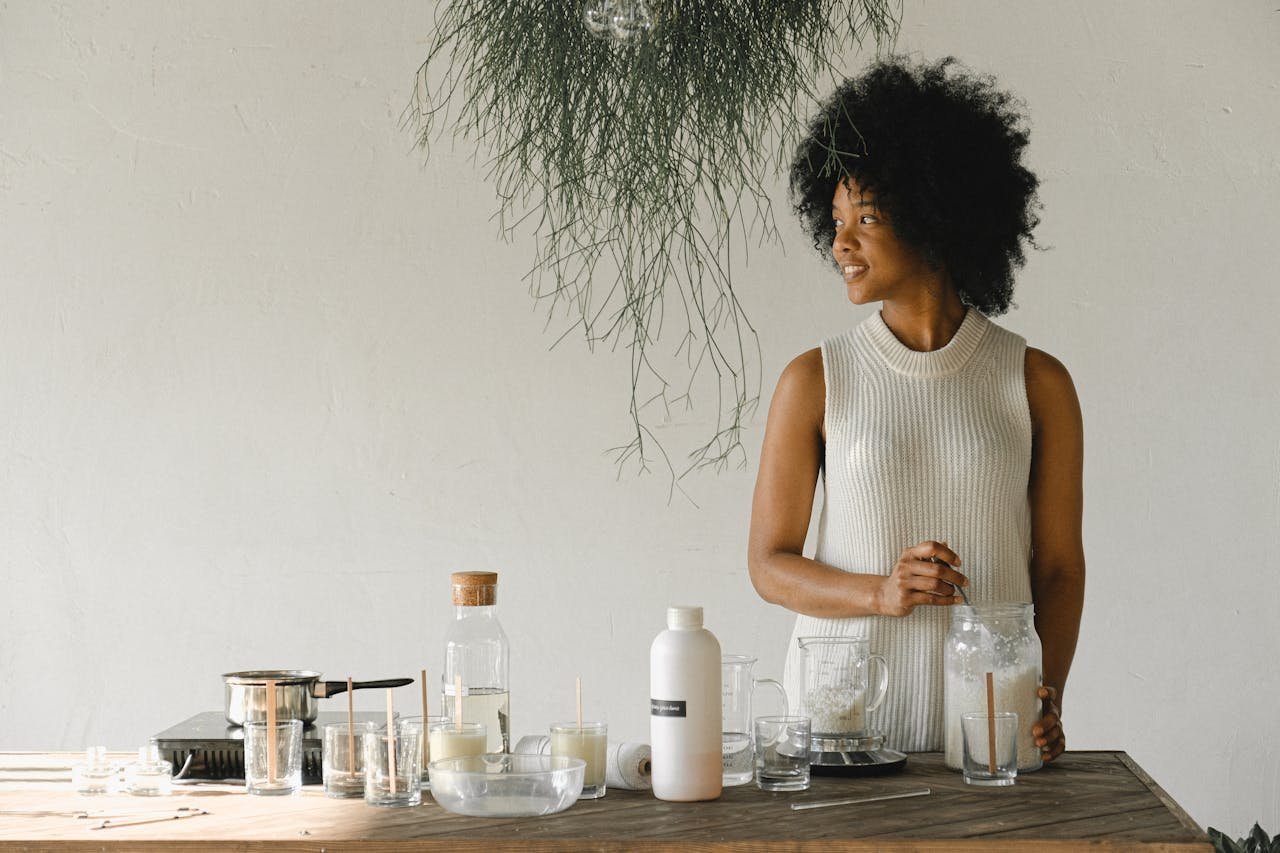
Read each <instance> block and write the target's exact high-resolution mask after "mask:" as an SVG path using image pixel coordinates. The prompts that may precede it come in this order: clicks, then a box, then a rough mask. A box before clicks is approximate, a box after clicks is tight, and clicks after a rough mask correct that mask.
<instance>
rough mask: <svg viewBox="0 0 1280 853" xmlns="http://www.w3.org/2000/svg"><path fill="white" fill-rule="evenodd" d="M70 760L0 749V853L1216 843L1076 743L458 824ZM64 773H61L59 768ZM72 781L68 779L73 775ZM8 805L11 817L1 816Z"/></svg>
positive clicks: (1170, 847)
mask: <svg viewBox="0 0 1280 853" xmlns="http://www.w3.org/2000/svg"><path fill="white" fill-rule="evenodd" d="M75 758H76V756H73V755H66V754H40V755H34V754H31V753H25V754H24V753H0V850H5V851H9V850H23V851H37V850H60V851H80V850H84V851H87V850H95V851H98V850H112V849H118V850H144V851H160V850H166V851H167V850H173V851H228V850H234V851H268V850H270V851H280V853H295V851H296V853H303V851H306V853H318V851H339V850H359V851H368V853H392V851H395V852H396V853H402V851H410V850H433V851H435V850H441V851H442V850H449V851H464V852H465V851H484V853H492V851H502V850H520V851H530V853H541V851H570V853H573V851H627V850H640V851H667V850H672V851H674V850H680V851H691V853H704V852H705V853H713V851H714V853H721V851H744V853H755V852H756V851H760V853H763V851H781V853H789V851H797V853H799V851H804V852H805V853H808V852H809V851H819V850H821V851H846V850H887V851H931V852H932V851H950V850H955V851H978V850H991V851H1002V850H1029V851H1032V850H1033V851H1047V853H1052V852H1053V851H1059V850H1084V849H1087V850H1142V851H1211V850H1212V847H1211V845H1210V844H1209V842H1208V838H1207V837H1206V836H1205V834H1204V832H1203V831H1202V830H1201V829H1200V827H1198V826H1197V825H1196V824H1195V822H1194V821H1192V820H1191V819H1190V818H1189V817H1188V816H1187V815H1186V813H1185V812H1184V811H1183V810H1182V809H1181V808H1180V807H1179V806H1178V805H1177V803H1175V802H1174V801H1173V800H1172V799H1171V798H1170V797H1169V796H1168V794H1166V793H1165V792H1164V791H1163V790H1162V789H1161V788H1160V787H1159V786H1158V785H1156V784H1155V782H1153V781H1152V780H1151V779H1150V777H1148V776H1147V774H1146V773H1144V772H1143V771H1142V769H1141V768H1140V767H1138V766H1137V765H1136V764H1135V763H1134V762H1133V761H1132V760H1131V759H1130V758H1129V757H1128V756H1127V755H1125V754H1124V753H1119V752H1072V753H1068V754H1066V755H1064V756H1063V757H1062V758H1060V759H1059V760H1058V761H1057V762H1054V764H1052V765H1050V766H1047V767H1046V768H1044V769H1043V770H1041V771H1039V772H1036V773H1030V774H1024V775H1022V776H1020V777H1019V778H1018V782H1017V784H1016V785H1014V786H1012V787H1008V788H975V787H971V786H967V785H965V784H964V781H963V779H962V778H961V776H960V774H958V773H954V772H952V771H948V770H946V769H945V768H944V767H943V765H942V757H941V755H938V754H935V753H925V754H916V755H912V756H911V757H910V760H909V761H908V764H907V769H906V770H905V771H904V772H902V773H900V774H897V775H895V776H888V777H883V778H880V779H834V778H827V777H815V778H814V781H813V787H812V788H811V789H810V790H809V791H806V792H800V793H793V794H769V793H765V792H762V791H759V790H757V789H756V788H755V786H754V785H745V786H741V787H736V788H727V789H725V793H724V795H723V796H722V797H721V798H720V799H719V800H716V801H714V802H708V803H666V802H662V801H659V800H656V799H654V798H653V796H652V795H651V794H649V793H648V792H634V791H610V792H609V793H608V795H607V796H605V797H604V798H602V799H599V800H590V801H587V800H584V801H582V802H579V803H577V804H576V805H574V806H573V807H572V808H570V809H568V810H567V811H565V812H562V813H560V814H558V815H550V816H547V817H541V818H520V819H503V818H489V819H484V818H468V817H461V816H458V815H454V814H450V813H449V812H446V811H445V810H444V809H442V808H440V807H439V806H438V805H436V804H435V803H434V802H433V801H432V800H431V798H430V796H429V795H427V796H424V803H423V804H422V805H421V806H418V807H416V808H410V809H381V808H374V807H371V806H366V805H365V804H364V802H363V801H360V800H333V799H328V798H326V797H325V796H324V794H323V792H322V791H321V790H320V788H319V787H314V786H308V787H307V788H305V789H304V790H303V792H302V793H301V794H299V795H296V796H293V797H285V798H260V797H249V796H247V795H245V794H244V793H243V789H242V788H240V787H238V786H228V785H199V786H192V787H190V788H182V789H180V790H178V791H177V792H176V793H175V794H174V795H173V796H172V797H162V798H141V797H129V796H122V795H113V796H107V797H81V796H78V795H76V794H75V793H74V792H73V791H71V790H70V783H69V781H61V779H60V778H59V776H58V774H59V773H65V772H66V768H67V767H69V765H70V762H71V761H72V760H74V759H75ZM59 768H61V770H60V769H59ZM68 778H69V777H68ZM922 784H923V785H927V786H928V787H930V788H931V789H932V793H931V794H930V795H929V796H924V797H915V798H911V799H902V800H890V801H886V802H879V803H864V804H859V805H849V806H836V807H832V808H826V809H814V810H808V811H793V810H792V809H791V808H790V807H789V806H790V804H791V803H793V802H803V801H812V800H826V799H833V798H837V797H844V796H858V795H868V794H879V793H889V792H891V791H894V790H903V789H907V788H912V787H918V786H919V785H922ZM180 807H187V808H200V809H204V810H207V811H208V812H209V813H210V814H208V815H203V816H199V817H192V818H186V819H182V820H169V821H167V822H164V823H152V824H144V825H138V826H122V827H118V828H114V829H102V830H94V829H90V826H95V825H97V824H98V823H100V822H101V821H100V820H94V819H93V817H92V816H91V817H89V818H80V817H70V816H23V815H16V814H12V812H16V811H35V810H48V811H58V812H74V811H77V810H88V811H89V812H91V813H99V814H110V815H112V816H113V817H116V819H121V818H124V817H127V816H129V815H134V816H159V815H167V814H173V813H175V810H176V809H178V808H180ZM5 812H9V814H5Z"/></svg>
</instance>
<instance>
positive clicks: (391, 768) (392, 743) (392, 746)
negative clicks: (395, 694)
mask: <svg viewBox="0 0 1280 853" xmlns="http://www.w3.org/2000/svg"><path fill="white" fill-rule="evenodd" d="M387 783H388V784H389V785H390V786H391V796H393V797H394V796H395V795H396V712H395V704H394V701H393V700H392V698H391V688H390V687H388V688H387Z"/></svg>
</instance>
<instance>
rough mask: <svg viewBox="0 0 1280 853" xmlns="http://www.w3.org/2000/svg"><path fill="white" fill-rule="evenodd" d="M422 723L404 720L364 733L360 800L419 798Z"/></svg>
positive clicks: (411, 802) (402, 802) (403, 802)
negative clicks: (391, 725)
mask: <svg viewBox="0 0 1280 853" xmlns="http://www.w3.org/2000/svg"><path fill="white" fill-rule="evenodd" d="M421 739H422V725H421V724H419V723H407V722H404V721H401V722H399V723H398V724H397V725H395V726H394V727H393V728H392V730H391V731H390V732H388V731H387V727H386V726H377V727H370V728H369V729H368V730H366V731H365V733H364V801H365V802H366V803H368V804H369V805H371V806H416V805H418V804H419V803H421V802H422V740H421Z"/></svg>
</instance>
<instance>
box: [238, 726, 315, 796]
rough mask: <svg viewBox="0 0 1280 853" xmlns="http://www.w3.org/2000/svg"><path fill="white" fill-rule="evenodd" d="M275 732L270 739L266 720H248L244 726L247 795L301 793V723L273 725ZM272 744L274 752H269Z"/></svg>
mask: <svg viewBox="0 0 1280 853" xmlns="http://www.w3.org/2000/svg"><path fill="white" fill-rule="evenodd" d="M274 733H275V736H274V738H273V737H271V734H270V732H268V729H267V724H266V722H265V721H253V720H250V721H248V722H246V723H245V724H244V785H245V791H246V792H247V793H250V794H256V795H258V796H263V797H281V796H287V795H289V794H296V793H298V792H299V791H301V790H302V720H285V721H284V722H279V723H276V725H275V732H274ZM273 741H274V744H275V751H274V753H272V751H271V745H272V742H273ZM273 757H274V760H273Z"/></svg>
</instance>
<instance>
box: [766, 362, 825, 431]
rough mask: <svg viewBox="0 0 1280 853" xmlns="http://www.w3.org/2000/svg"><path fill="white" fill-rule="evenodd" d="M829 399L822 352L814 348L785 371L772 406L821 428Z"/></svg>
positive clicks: (775, 392)
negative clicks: (824, 410)
mask: <svg viewBox="0 0 1280 853" xmlns="http://www.w3.org/2000/svg"><path fill="white" fill-rule="evenodd" d="M826 400H827V380H826V377H825V376H824V374H823V366H822V349H821V348H820V347H814V348H813V349H811V350H806V351H804V352H802V353H800V354H799V355H798V356H796V357H795V358H793V359H791V361H790V363H788V364H787V366H786V367H784V368H783V369H782V375H781V376H779V377H778V387H777V389H775V390H774V392H773V404H772V406H773V408H774V409H775V410H777V411H780V412H781V411H785V412H787V413H788V414H789V416H791V417H798V418H801V419H803V420H804V421H811V422H813V423H814V424H815V425H821V423H822V419H823V409H824V407H825V406H826ZM771 417H772V415H771Z"/></svg>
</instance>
